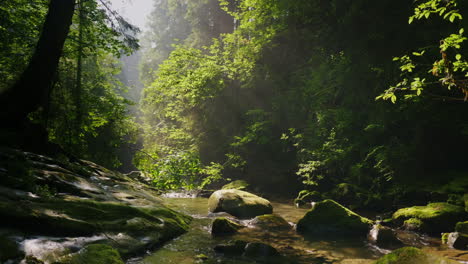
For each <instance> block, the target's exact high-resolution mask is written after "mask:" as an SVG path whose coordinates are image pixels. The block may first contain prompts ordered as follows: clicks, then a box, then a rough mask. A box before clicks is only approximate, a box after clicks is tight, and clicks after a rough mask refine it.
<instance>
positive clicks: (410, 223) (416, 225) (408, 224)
mask: <svg viewBox="0 0 468 264" xmlns="http://www.w3.org/2000/svg"><path fill="white" fill-rule="evenodd" d="M403 227H404V228H405V229H406V230H411V231H422V230H424V228H423V227H424V222H423V221H421V219H418V218H410V219H408V220H405V221H404V222H403Z"/></svg>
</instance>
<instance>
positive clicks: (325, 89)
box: [138, 0, 468, 206]
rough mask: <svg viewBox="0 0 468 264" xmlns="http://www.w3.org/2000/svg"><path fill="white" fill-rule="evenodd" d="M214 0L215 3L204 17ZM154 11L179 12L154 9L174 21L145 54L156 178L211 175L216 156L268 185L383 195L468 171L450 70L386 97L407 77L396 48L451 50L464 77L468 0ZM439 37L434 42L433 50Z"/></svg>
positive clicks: (355, 196)
mask: <svg viewBox="0 0 468 264" xmlns="http://www.w3.org/2000/svg"><path fill="white" fill-rule="evenodd" d="M207 4H208V5H209V7H210V8H208V9H209V10H210V12H208V14H206V13H203V14H198V16H197V12H198V11H199V10H201V9H203V7H206V5H207ZM455 4H458V6H455ZM445 5H447V6H445ZM158 7H161V8H158ZM445 7H446V8H447V9H443V10H442V9H440V8H445ZM455 7H456V8H455ZM414 8H415V9H414ZM208 9H207V8H204V10H208ZM155 10H159V11H158V12H163V13H164V15H165V16H166V17H167V19H164V20H163V19H161V17H159V18H154V20H152V22H150V25H153V24H154V25H162V24H161V23H163V24H164V27H160V28H158V27H152V28H151V30H152V31H151V33H150V34H147V38H148V39H150V40H151V41H152V46H151V47H150V48H148V49H147V50H146V51H145V54H146V55H145V57H147V58H157V59H150V60H147V61H145V62H144V67H143V68H144V69H146V70H145V71H143V73H142V74H143V76H142V77H143V79H144V80H145V82H146V88H145V90H144V94H143V100H142V104H141V107H142V111H143V113H144V125H145V127H144V129H145V130H144V131H145V134H144V136H145V143H144V152H145V154H142V155H141V156H140V157H139V159H138V161H139V166H140V168H142V169H143V170H147V171H149V172H151V173H153V175H156V181H157V182H159V183H160V182H161V181H167V182H177V183H178V184H174V185H170V187H171V188H173V187H176V186H177V185H178V186H177V187H187V186H190V187H193V186H194V185H193V184H195V185H196V184H199V183H200V182H201V181H202V179H203V175H205V176H206V175H207V174H206V173H202V172H203V170H204V166H206V165H210V164H211V165H213V164H215V165H216V166H217V170H216V174H217V175H218V174H219V173H222V175H223V178H234V179H236V178H239V179H245V180H247V181H248V182H249V183H251V184H253V185H255V186H257V187H260V188H263V189H264V190H268V191H270V192H277V191H282V192H285V193H286V192H289V193H291V191H298V190H300V189H307V190H310V191H320V192H321V193H325V194H326V195H325V196H329V197H333V198H334V199H337V200H338V201H341V202H344V203H346V204H350V203H353V204H357V205H358V206H359V205H361V206H362V205H370V206H371V205H376V204H382V203H384V202H385V203H386V202H388V203H392V202H393V203H398V202H401V200H404V199H405V198H408V195H409V194H410V193H411V192H414V190H415V189H418V190H419V191H422V192H424V191H427V192H430V191H434V188H437V185H438V184H449V182H450V181H451V180H453V179H456V178H459V177H463V175H466V174H465V173H466V169H467V168H466V164H467V163H466V158H464V155H463V153H464V150H463V148H464V147H463V146H465V145H466V143H467V140H468V138H467V134H466V124H467V123H468V122H467V121H468V120H467V117H466V115H464V114H463V109H464V107H465V105H463V104H459V103H458V102H457V100H456V99H457V98H460V97H461V98H463V96H464V95H463V93H460V90H459V89H452V90H447V89H445V90H444V89H440V87H441V86H447V83H446V80H445V79H442V80H439V79H440V77H442V75H443V74H442V73H443V69H442V68H440V69H439V68H438V69H437V71H439V72H440V76H439V77H437V76H433V75H432V74H431V73H429V74H431V76H433V78H436V79H435V81H431V84H430V86H431V90H432V89H436V88H437V89H438V92H437V95H435V94H433V93H432V92H429V91H428V92H427V93H422V94H421V93H420V92H421V89H422V88H424V89H428V90H429V87H428V86H418V88H415V89H409V90H414V91H415V95H420V96H416V97H414V96H406V98H409V99H411V100H403V101H401V102H399V103H398V104H397V105H388V104H386V103H384V102H381V101H377V102H376V101H375V98H376V97H377V96H379V94H381V93H382V91H384V90H387V89H388V87H391V86H392V85H393V84H394V83H396V82H398V80H399V79H400V76H399V73H398V66H397V65H396V63H395V62H394V61H393V60H392V59H393V58H394V57H395V56H398V55H399V54H404V53H407V52H408V51H417V52H415V53H413V54H414V55H413V56H416V57H418V58H421V60H423V59H424V60H432V61H435V62H434V65H435V64H437V65H439V64H441V63H442V62H440V60H439V59H437V54H439V57H440V53H439V52H440V49H443V50H446V52H447V53H449V55H450V56H451V57H453V58H455V60H453V59H450V63H451V64H452V65H453V66H452V68H453V72H456V73H457V75H456V76H457V77H453V80H455V82H458V81H463V78H462V77H461V75H460V74H461V73H463V74H464V73H465V72H466V69H465V68H464V66H463V65H464V64H463V58H464V57H463V55H457V54H463V46H462V42H463V40H464V37H463V36H462V33H463V30H460V28H461V27H462V26H463V23H464V21H465V20H462V16H463V15H464V13H465V12H466V10H467V9H466V4H465V3H461V2H459V1H418V2H417V3H416V4H415V5H413V4H411V3H410V2H408V1H404V0H401V1H394V0H388V1H379V2H378V3H369V2H368V1H320V0H313V1H310V0H308V1H286V0H282V1H270V0H255V1H252V0H249V1H247V0H243V1H235V2H234V1H219V3H218V2H217V1H193V2H190V5H186V4H184V1H178V0H172V1H169V0H168V1H157V2H155ZM222 11H224V12H226V13H227V14H229V15H230V16H231V20H230V21H231V22H230V23H231V28H230V30H229V31H223V30H219V28H216V27H214V26H213V25H216V24H217V22H218V20H216V17H215V16H214V15H213V14H218V13H219V12H222ZM436 11H437V12H436ZM442 11H443V12H442ZM155 12H156V11H155ZM427 12H429V13H430V14H432V15H431V16H428V15H427ZM435 13H437V14H435ZM439 14H440V15H441V16H442V19H438V18H437V15H439ZM210 15H211V16H210ZM444 16H445V19H446V20H444V19H443V18H444ZM408 17H411V22H412V23H411V24H410V25H408ZM423 18H429V19H423ZM413 20H414V21H413ZM416 20H421V22H419V23H416ZM219 21H223V23H226V21H229V20H228V19H227V18H226V17H225V15H223V19H220V20H219ZM204 23H206V24H204ZM221 24H222V23H221ZM206 25H208V27H206ZM210 27H211V28H210ZM226 28H228V27H226ZM178 29H183V30H182V31H178ZM454 30H455V31H454ZM200 32H202V33H200ZM203 32H209V33H211V34H207V33H206V34H203ZM453 32H458V33H457V34H458V35H456V36H455V35H450V34H453ZM207 35H209V36H210V37H213V38H212V40H211V43H210V41H209V40H208V39H206V38H204V36H207ZM153 36H158V37H153ZM447 36H451V37H449V39H446V38H447ZM171 38H172V39H171ZM175 38H177V39H175ZM162 39H164V41H162ZM441 40H444V41H443V42H442V43H445V44H441V45H445V46H447V45H449V46H450V47H449V46H447V47H445V46H444V47H440V46H439V42H440V41H441ZM171 43H172V44H174V43H176V44H177V45H175V46H170V44H171ZM207 43H208V44H207ZM428 43H429V45H431V44H436V45H435V46H434V47H430V48H422V47H426V46H427V45H428ZM458 45H460V47H458ZM161 46H163V47H165V48H161V49H160V48H158V47H161ZM426 49H427V51H426V52H425V53H423V50H426ZM429 50H431V51H430V52H429ZM452 50H458V52H456V53H454V54H452ZM460 56H461V57H460ZM161 61H163V62H161ZM398 61H399V62H402V63H403V64H407V63H408V61H407V59H406V57H400V58H398ZM430 63H431V65H432V64H433V63H432V62H430ZM424 67H425V66H424V62H423V61H421V69H420V70H413V66H411V65H410V66H408V65H407V66H402V68H401V70H403V71H404V72H403V74H404V76H403V78H408V77H406V76H405V75H406V74H408V71H409V74H410V75H413V76H412V77H411V78H413V79H412V80H418V79H417V78H420V79H419V80H422V79H423V78H425V77H424V76H423V75H427V73H426V71H427V69H425V68H424ZM431 67H432V66H431ZM149 69H152V71H150V70H149ZM408 69H409V70H408ZM455 69H456V70H455ZM454 76H455V75H454ZM444 78H445V77H444ZM441 82H442V83H441ZM415 85H416V84H415ZM418 85H424V84H422V83H419V84H418ZM448 86H450V85H448ZM414 87H416V86H414ZM414 87H413V88H414ZM457 87H458V88H462V91H463V87H459V86H457ZM393 90H394V88H390V90H388V91H387V92H386V93H385V94H384V95H383V97H384V99H387V98H389V99H392V98H393V92H394V91H393ZM418 91H419V92H418ZM390 93H391V94H392V95H390V96H389V94H390ZM451 99H455V100H451ZM392 101H393V102H395V99H392ZM180 164H190V165H189V166H186V165H183V166H180ZM175 167H177V168H178V169H182V170H181V171H177V172H176V173H173V172H172V171H173V169H174V168H175ZM183 168H187V170H184V169H183ZM216 178H218V177H216ZM429 179H430V180H429ZM408 183H410V184H408ZM430 184H434V186H430ZM285 186H287V187H288V188H285ZM461 192H463V191H461ZM449 193H453V191H447V192H445V193H444V194H443V195H447V194H449ZM455 193H458V194H457V195H460V193H459V192H455ZM443 195H442V196H443ZM442 199H443V198H442Z"/></svg>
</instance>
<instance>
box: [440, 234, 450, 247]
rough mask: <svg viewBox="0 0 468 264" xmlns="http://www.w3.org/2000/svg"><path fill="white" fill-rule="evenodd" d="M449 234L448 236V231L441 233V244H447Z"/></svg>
mask: <svg viewBox="0 0 468 264" xmlns="http://www.w3.org/2000/svg"><path fill="white" fill-rule="evenodd" d="M449 236H450V233H442V236H441V241H442V244H447V242H448V239H449Z"/></svg>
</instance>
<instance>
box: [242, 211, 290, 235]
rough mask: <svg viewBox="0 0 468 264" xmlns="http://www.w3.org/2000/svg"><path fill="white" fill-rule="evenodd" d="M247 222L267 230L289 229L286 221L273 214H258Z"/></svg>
mask: <svg viewBox="0 0 468 264" xmlns="http://www.w3.org/2000/svg"><path fill="white" fill-rule="evenodd" d="M249 224H250V225H254V226H256V227H259V228H261V229H265V230H268V231H276V230H285V229H291V225H289V223H288V221H286V220H285V219H284V218H283V217H281V216H279V215H275V214H266V215H259V216H257V217H255V218H254V219H253V220H252V221H250V222H249Z"/></svg>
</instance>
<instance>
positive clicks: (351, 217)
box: [296, 200, 373, 237]
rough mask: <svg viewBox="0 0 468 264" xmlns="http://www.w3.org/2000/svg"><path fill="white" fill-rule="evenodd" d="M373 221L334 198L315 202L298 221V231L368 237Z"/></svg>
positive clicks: (308, 233) (332, 235)
mask: <svg viewBox="0 0 468 264" xmlns="http://www.w3.org/2000/svg"><path fill="white" fill-rule="evenodd" d="M372 224H373V221H371V220H369V219H367V218H365V217H362V216H360V215H358V214H356V213H355V212H353V211H351V210H349V209H348V208H346V207H344V206H342V205H341V204H339V203H337V202H335V201H333V200H325V201H322V202H319V203H317V204H315V206H314V207H313V208H312V209H311V210H310V211H308V212H307V213H306V214H305V216H304V217H303V218H301V219H300V220H299V222H298V223H297V227H296V229H297V232H299V233H302V234H306V235H320V236H331V237H334V236H335V237H336V236H342V235H343V234H345V235H358V236H362V237H366V236H367V234H368V233H369V230H370V228H371V226H372Z"/></svg>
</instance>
